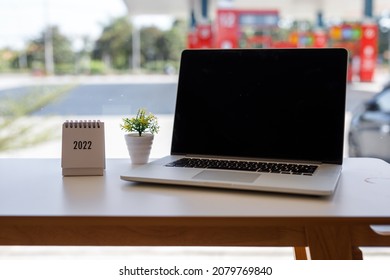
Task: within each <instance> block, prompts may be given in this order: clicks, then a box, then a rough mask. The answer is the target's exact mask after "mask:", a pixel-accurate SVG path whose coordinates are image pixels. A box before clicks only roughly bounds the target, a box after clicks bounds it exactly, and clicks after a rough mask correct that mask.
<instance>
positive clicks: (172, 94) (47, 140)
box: [0, 0, 390, 258]
mask: <svg viewBox="0 0 390 280" xmlns="http://www.w3.org/2000/svg"><path fill="white" fill-rule="evenodd" d="M0 5H1V9H0V157H4V158H9V157H23V158H26V157H39V158H45V157H55V158H60V157H61V125H62V123H63V122H64V121H65V120H73V119H75V120H83V119H99V120H101V121H104V122H105V133H106V156H107V158H128V154H127V149H126V145H125V142H124V140H123V132H122V131H121V130H120V127H119V124H120V122H121V119H122V117H125V116H130V115H135V113H136V111H137V110H138V108H140V107H144V108H146V109H147V110H148V111H150V112H152V113H154V114H155V115H157V117H158V118H159V122H160V126H161V129H160V133H159V134H158V135H156V138H155V144H154V146H153V149H152V154H151V157H152V158H153V157H154V158H155V157H160V156H164V155H167V154H168V153H169V151H170V138H171V134H172V125H173V112H174V106H175V98H176V88H177V73H178V69H179V64H180V62H179V59H180V54H181V51H182V50H184V49H186V48H324V47H343V48H346V49H348V51H349V68H348V69H349V70H348V75H347V80H348V86H347V108H346V126H345V127H346V129H345V149H344V151H345V152H344V154H345V157H349V156H373V157H378V158H382V159H384V160H387V161H389V162H390V88H389V87H388V80H389V79H390V2H389V1H387V0H350V1H338V0H161V1H152V0H110V1H109V0H98V1H96V0H83V1H77V0H66V1H64V0H62V1H61V0H0ZM313 94H315V91H314V92H313ZM329 114H331V112H329ZM15 250H16V251H15ZM20 250H21V251H18V249H17V248H15V247H13V248H10V247H8V248H2V249H1V248H0V257H1V255H3V256H11V255H13V254H16V255H19V254H21V255H23V254H24V255H25V254H26V252H27V251H26V249H25V248H23V249H20ZM39 250H42V249H38V252H39V253H37V254H40V255H42V254H41V253H42V252H41V251H39ZM47 250H51V249H47ZM78 250H79V249H74V251H73V252H76V253H75V254H77V255H80V254H82V253H80V251H78ZM91 250H92V251H91V252H94V251H93V250H101V249H100V248H99V249H97V248H95V249H91ZM145 250H146V251H142V252H140V251H137V252H138V253H139V254H141V255H142V254H144V253H145V254H146V255H148V254H149V250H150V249H145ZM156 250H157V249H156ZM164 250H168V249H164ZM181 250H182V249H178V251H175V252H178V254H181V252H182V251H181ZM221 250H222V249H221ZM242 250H244V249H240V250H235V252H239V254H241V255H240V256H252V255H253V254H255V255H257V254H258V251H255V252H254V253H253V251H251V250H259V249H253V248H252V249H248V250H249V251H242ZM275 250H276V249H275ZM275 250H273V249H272V250H270V251H262V252H266V254H268V255H267V256H268V257H270V256H273V255H275V254H276V256H278V257H280V256H282V257H283V256H285V255H286V256H287V255H288V258H290V255H291V258H292V254H290V253H292V251H291V252H290V251H288V252H287V253H286V251H283V250H284V249H278V250H282V251H275ZM289 250H290V249H289ZM367 250H368V251H367V252H368V253H369V254H370V252H371V256H374V257H375V256H379V257H383V256H385V257H390V253H389V252H388V251H386V250H385V251H381V250H374V251H370V249H367ZM15 252H16V253H15ZM33 252H35V251H33ZM46 252H47V251H46ZM50 252H51V251H50ZM55 252H58V250H57V251H55ZM83 252H85V251H83ZM110 252H111V251H110ZM115 252H117V251H115ZM153 252H154V253H156V251H153ZM162 252H163V254H165V253H164V251H162ZM189 252H193V255H194V256H203V255H202V254H203V252H205V254H207V255H208V256H210V254H211V255H212V254H214V253H215V251H213V252H214V253H213V252H211V251H210V250H209V249H204V250H203V251H202V250H195V251H188V250H187V251H185V254H188V253H189ZM224 252H226V251H218V250H217V253H216V254H217V255H218V256H220V254H222V255H223V254H225V253H224ZM275 252H277V253H275ZM171 253H172V252H171ZM285 253H286V254H285ZM50 254H55V253H49V255H50ZM71 254H72V251H71ZM113 254H116V253H113ZM229 254H231V252H229Z"/></svg>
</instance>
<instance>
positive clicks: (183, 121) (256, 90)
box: [121, 48, 348, 196]
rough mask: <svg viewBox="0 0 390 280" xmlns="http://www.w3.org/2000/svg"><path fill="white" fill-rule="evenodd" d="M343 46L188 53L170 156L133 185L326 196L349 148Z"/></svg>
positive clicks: (142, 171)
mask: <svg viewBox="0 0 390 280" xmlns="http://www.w3.org/2000/svg"><path fill="white" fill-rule="evenodd" d="M347 60H348V53H347V51H346V50H345V49H339V48H329V49H328V48H326V49H234V50H185V51H184V52H183V53H182V58H181V64H180V73H179V82H178V90H177V99H176V110H175V118H174V128H173V136H172V146H171V155H170V156H167V157H164V158H162V159H159V160H156V161H153V162H151V163H149V164H146V165H142V166H139V167H136V168H133V169H131V170H129V171H128V172H127V173H126V174H123V175H122V176H121V179H123V180H128V181H133V182H148V183H159V184H174V185H189V186H199V187H215V188H228V189H240V190H253V191H271V192H283V193H295V194H307V195H318V196H323V195H330V194H332V193H333V192H334V190H335V189H336V186H337V182H338V180H339V177H340V174H341V169H342V160H343V143H344V117H345V97H346V76H347Z"/></svg>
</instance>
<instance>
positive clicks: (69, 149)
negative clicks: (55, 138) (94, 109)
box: [62, 120, 105, 176]
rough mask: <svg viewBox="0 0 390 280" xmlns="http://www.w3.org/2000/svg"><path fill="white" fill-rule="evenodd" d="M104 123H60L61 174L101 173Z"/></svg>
mask: <svg viewBox="0 0 390 280" xmlns="http://www.w3.org/2000/svg"><path fill="white" fill-rule="evenodd" d="M104 169H105V144H104V123H103V122H100V121H85V120H82V121H66V122H65V123H63V125H62V175H64V176H86V175H103V172H104Z"/></svg>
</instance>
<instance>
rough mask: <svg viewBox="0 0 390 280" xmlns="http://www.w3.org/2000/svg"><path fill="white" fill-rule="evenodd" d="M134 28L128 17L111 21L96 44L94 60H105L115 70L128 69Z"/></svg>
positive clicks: (93, 53) (93, 54)
mask: <svg viewBox="0 0 390 280" xmlns="http://www.w3.org/2000/svg"><path fill="white" fill-rule="evenodd" d="M131 34H132V26H131V24H130V22H129V20H128V18H127V17H120V18H116V19H113V20H111V22H109V23H108V25H107V26H105V27H103V31H102V34H101V35H100V37H99V39H98V40H97V41H96V42H95V46H94V50H93V52H92V56H93V59H95V60H103V61H105V62H106V64H111V65H110V66H111V67H113V68H115V69H127V68H128V65H129V56H130V55H131V52H132V37H131Z"/></svg>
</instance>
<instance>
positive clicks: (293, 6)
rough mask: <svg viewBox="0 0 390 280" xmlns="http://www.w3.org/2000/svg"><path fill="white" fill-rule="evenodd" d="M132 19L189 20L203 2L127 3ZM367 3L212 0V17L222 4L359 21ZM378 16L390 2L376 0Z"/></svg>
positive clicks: (295, 15) (148, 0)
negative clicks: (192, 9)
mask: <svg viewBox="0 0 390 280" xmlns="http://www.w3.org/2000/svg"><path fill="white" fill-rule="evenodd" d="M123 1H124V3H125V5H126V7H127V9H128V12H129V15H130V16H136V15H173V16H175V17H188V16H189V14H190V7H191V6H193V7H195V10H197V9H198V10H199V6H200V2H201V1H202V0H123ZM364 1H365V0H350V1H340V0H224V1H221V0H208V2H209V15H210V17H211V18H213V16H214V14H215V13H214V10H215V9H216V7H218V6H221V5H225V6H226V5H229V6H231V7H235V8H240V9H277V10H279V13H280V15H281V16H282V17H285V18H294V19H307V20H313V19H315V18H316V15H317V13H318V11H320V10H321V11H322V12H323V15H324V17H325V18H333V19H337V18H340V19H344V20H359V19H361V18H362V17H363V14H364V11H363V10H364ZM373 3H374V5H373V11H374V15H377V14H380V13H381V12H382V11H384V10H387V11H390V1H389V0H373Z"/></svg>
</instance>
